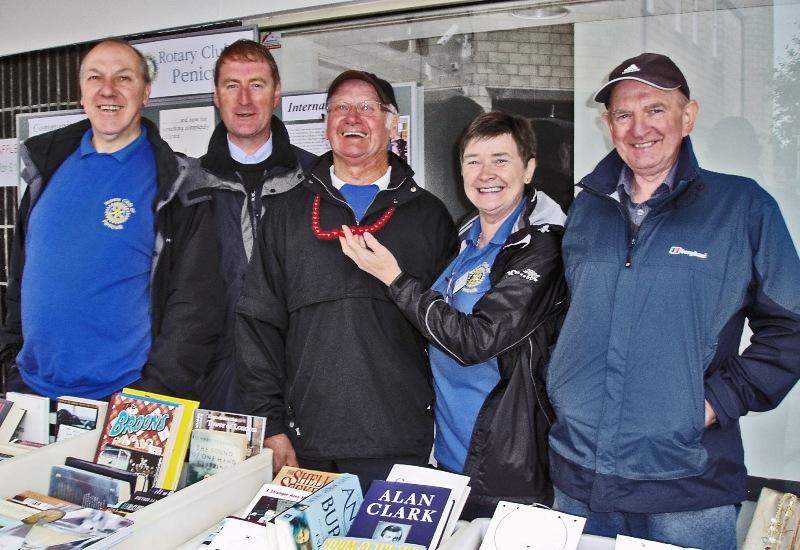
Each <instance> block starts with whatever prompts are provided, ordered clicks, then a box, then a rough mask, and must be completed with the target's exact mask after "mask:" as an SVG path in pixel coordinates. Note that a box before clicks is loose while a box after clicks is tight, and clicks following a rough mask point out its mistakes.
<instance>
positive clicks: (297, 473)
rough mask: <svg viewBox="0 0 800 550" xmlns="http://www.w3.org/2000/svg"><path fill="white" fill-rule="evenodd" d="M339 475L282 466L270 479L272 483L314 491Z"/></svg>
mask: <svg viewBox="0 0 800 550" xmlns="http://www.w3.org/2000/svg"><path fill="white" fill-rule="evenodd" d="M340 475H342V474H334V473H332V472H321V471H319V470H309V469H308V468H297V467H296V466H284V467H283V468H281V469H280V471H279V472H278V474H277V475H276V476H275V477H274V478H273V479H272V484H273V485H282V486H283V487H291V488H292V489H300V490H301V491H308V492H310V493H314V492H316V491H319V490H320V489H322V488H323V487H324V486H325V485H327V484H328V483H330V482H332V481H333V480H334V479H336V478H337V477H339V476H340Z"/></svg>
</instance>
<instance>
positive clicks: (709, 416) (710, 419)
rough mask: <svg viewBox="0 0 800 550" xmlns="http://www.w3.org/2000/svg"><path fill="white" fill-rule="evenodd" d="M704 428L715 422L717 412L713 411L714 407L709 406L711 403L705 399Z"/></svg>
mask: <svg viewBox="0 0 800 550" xmlns="http://www.w3.org/2000/svg"><path fill="white" fill-rule="evenodd" d="M705 403H706V428H708V427H709V426H711V425H712V424H716V423H717V413H716V412H714V407H712V406H711V403H709V402H708V400H706V402H705Z"/></svg>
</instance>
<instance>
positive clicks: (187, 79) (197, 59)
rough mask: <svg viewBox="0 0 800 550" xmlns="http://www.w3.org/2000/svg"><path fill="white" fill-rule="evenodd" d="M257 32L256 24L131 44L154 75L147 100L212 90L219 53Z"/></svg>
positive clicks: (256, 37) (254, 36)
mask: <svg viewBox="0 0 800 550" xmlns="http://www.w3.org/2000/svg"><path fill="white" fill-rule="evenodd" d="M256 33H257V31H256V30H255V27H248V28H241V29H236V30H233V31H223V32H214V33H197V34H192V35H187V36H183V37H178V38H169V39H166V40H151V41H148V42H138V43H133V44H132V45H133V46H134V47H135V48H136V49H137V50H139V51H140V52H142V54H143V55H144V56H145V59H147V64H148V66H149V68H150V73H151V74H152V75H153V85H152V90H151V92H150V99H157V98H160V97H175V96H185V95H195V94H210V93H212V92H213V91H214V64H215V63H216V62H217V58H218V57H219V54H220V53H221V52H222V50H223V49H224V48H225V47H226V46H228V45H229V44H232V43H233V42H236V41H237V40H239V39H241V38H248V39H250V40H257V39H258V36H257V34H256Z"/></svg>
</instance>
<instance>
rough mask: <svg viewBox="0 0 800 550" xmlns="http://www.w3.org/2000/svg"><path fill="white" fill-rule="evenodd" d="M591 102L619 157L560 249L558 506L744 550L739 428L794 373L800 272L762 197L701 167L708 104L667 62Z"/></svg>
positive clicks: (799, 350)
mask: <svg viewBox="0 0 800 550" xmlns="http://www.w3.org/2000/svg"><path fill="white" fill-rule="evenodd" d="M594 99H595V100H596V101H598V102H600V103H603V104H604V105H605V106H606V111H605V112H604V113H603V114H602V119H603V122H604V123H605V125H606V127H607V128H608V131H609V133H610V136H611V141H612V142H613V143H614V150H613V151H612V152H611V153H609V154H608V155H607V156H606V157H605V158H604V159H603V160H602V161H600V163H599V164H598V165H597V167H595V169H594V170H593V171H592V173H590V174H589V175H588V176H586V177H584V178H583V179H582V180H581V182H580V186H581V187H583V188H584V189H585V191H584V192H581V193H579V194H578V196H577V197H576V198H575V201H574V202H573V203H572V207H571V208H570V213H569V220H568V223H567V229H566V232H565V234H564V240H563V243H562V249H563V257H564V270H565V272H566V277H567V283H568V285H569V290H570V309H569V311H568V313H567V316H566V319H565V320H564V324H563V327H562V329H561V333H560V335H559V338H558V342H557V344H556V348H555V350H554V351H553V356H552V358H551V360H550V364H549V367H548V374H547V384H548V388H547V389H548V396H549V397H550V400H551V402H552V404H553V408H554V410H555V413H556V415H555V416H556V420H555V422H554V423H553V425H552V426H551V429H550V474H551V477H552V479H553V484H554V486H555V495H556V507H557V508H559V509H560V510H561V511H564V512H567V513H570V514H574V515H578V516H582V517H585V518H587V521H586V526H585V531H586V532H587V533H591V534H595V535H603V536H607V537H615V536H616V535H618V534H623V535H629V536H634V537H639V538H644V539H651V540H656V541H660V542H664V543H668V544H673V545H676V546H680V547H685V548H702V549H703V550H733V549H735V548H736V518H737V511H736V508H737V505H738V504H739V503H740V502H741V501H742V500H744V499H745V498H746V496H747V486H746V485H747V484H746V481H747V470H746V468H745V466H744V456H743V455H744V452H743V449H742V437H741V433H740V431H739V418H740V417H741V416H743V415H745V414H747V412H749V411H766V410H769V409H772V408H774V407H776V406H777V405H778V404H779V403H780V401H781V399H783V397H784V396H785V395H786V393H787V392H788V391H789V390H791V388H792V387H793V386H794V384H795V382H796V381H797V379H798V377H800V362H798V360H797V357H800V299H799V298H798V293H797V288H798V285H800V259H798V256H797V250H796V249H795V246H794V244H793V243H792V239H791V237H790V236H789V232H788V230H787V229H786V224H785V223H784V221H783V218H782V216H781V213H780V210H779V209H778V205H777V203H776V202H775V200H774V199H773V198H772V197H770V196H769V195H768V194H767V192H766V191H764V190H763V189H762V188H761V187H759V185H758V184H757V183H756V182H755V181H753V180H750V179H746V178H742V177H738V176H732V175H728V174H717V173H714V172H709V171H707V170H703V169H702V168H701V167H700V166H699V164H698V162H697V159H696V158H695V156H694V152H693V150H692V143H691V139H690V138H689V134H690V133H691V131H692V130H693V128H694V124H695V120H696V118H697V113H698V110H699V106H698V103H697V101H696V100H695V99H691V98H690V95H689V86H688V84H687V83H686V78H685V77H684V75H683V73H682V72H681V70H680V69H678V67H677V66H676V65H675V63H673V62H672V61H671V60H670V59H669V58H668V57H666V56H664V55H660V54H655V53H643V54H641V55H638V56H636V57H633V58H631V59H626V60H625V61H623V62H622V63H621V64H620V65H619V66H618V67H617V68H616V69H614V70H613V71H612V72H611V74H610V75H609V78H608V82H607V83H606V84H605V85H603V87H602V88H600V89H599V90H598V91H597V93H596V94H595V96H594ZM745 318H747V320H748V321H749V324H750V327H751V328H752V329H753V332H754V335H753V336H752V338H751V339H750V344H749V346H748V347H747V348H746V349H744V351H741V352H740V351H739V344H740V342H741V337H742V327H743V324H744V321H745Z"/></svg>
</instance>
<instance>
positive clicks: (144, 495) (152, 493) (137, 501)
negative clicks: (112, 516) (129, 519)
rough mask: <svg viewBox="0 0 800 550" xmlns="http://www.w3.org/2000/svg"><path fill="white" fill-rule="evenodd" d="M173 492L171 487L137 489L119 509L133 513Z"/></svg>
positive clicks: (119, 510)
mask: <svg viewBox="0 0 800 550" xmlns="http://www.w3.org/2000/svg"><path fill="white" fill-rule="evenodd" d="M172 492H173V491H170V490H169V489H159V488H158V487H153V488H152V489H150V490H149V491H136V492H135V493H133V495H132V496H131V499H130V500H129V501H128V502H123V503H122V504H120V505H119V507H118V508H117V511H118V512H123V513H131V512H135V511H137V510H141V509H142V508H144V507H145V506H149V505H151V504H153V503H154V502H158V501H159V500H161V499H162V498H164V497H166V496H169V495H170V494H172Z"/></svg>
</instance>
